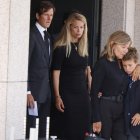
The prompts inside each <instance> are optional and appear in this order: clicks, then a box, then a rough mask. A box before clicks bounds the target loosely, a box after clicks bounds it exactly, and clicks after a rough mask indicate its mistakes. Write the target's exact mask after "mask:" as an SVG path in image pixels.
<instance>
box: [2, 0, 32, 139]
mask: <svg viewBox="0 0 140 140" xmlns="http://www.w3.org/2000/svg"><path fill="white" fill-rule="evenodd" d="M29 16H30V0H25V1H20V0H4V1H3V0H0V31H1V34H0V140H9V139H10V138H9V136H10V132H11V128H12V127H14V128H15V139H23V138H24V134H23V125H24V124H23V122H24V121H23V120H24V117H25V116H26V87H27V66H28V40H29V39H28V38H29V18H30V17H29Z"/></svg>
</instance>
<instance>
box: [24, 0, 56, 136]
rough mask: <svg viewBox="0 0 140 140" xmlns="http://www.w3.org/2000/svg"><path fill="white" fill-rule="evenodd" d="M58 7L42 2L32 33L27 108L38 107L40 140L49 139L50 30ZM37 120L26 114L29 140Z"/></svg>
mask: <svg viewBox="0 0 140 140" xmlns="http://www.w3.org/2000/svg"><path fill="white" fill-rule="evenodd" d="M54 12H55V7H54V5H53V4H52V3H51V2H50V1H45V0H44V1H41V2H40V4H39V6H38V9H37V11H36V19H37V21H36V23H35V26H34V27H33V28H32V29H31V31H30V41H29V66H28V92H27V105H28V108H34V105H35V104H34V103H35V101H36V102H37V107H38V118H39V137H45V135H46V133H45V132H46V117H47V116H49V112H50V100H51V91H50V63H51V56H52V45H51V40H50V36H49V34H48V32H47V29H48V28H49V27H50V24H51V22H52V19H53V15H54ZM35 119H36V116H32V115H29V112H28V111H27V129H26V137H27V138H28V137H29V129H30V128H31V127H35Z"/></svg>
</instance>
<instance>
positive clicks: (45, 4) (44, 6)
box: [36, 0, 55, 15]
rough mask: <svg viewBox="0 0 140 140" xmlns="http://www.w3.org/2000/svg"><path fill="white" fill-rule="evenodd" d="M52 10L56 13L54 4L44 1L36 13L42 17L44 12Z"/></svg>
mask: <svg viewBox="0 0 140 140" xmlns="http://www.w3.org/2000/svg"><path fill="white" fill-rule="evenodd" d="M51 8H52V9H53V11H54V12H55V7H54V5H53V3H52V2H51V1H47V0H43V1H41V2H40V3H39V6H38V7H37V9H36V13H38V14H39V15H41V14H43V13H44V12H47V11H48V10H49V9H51Z"/></svg>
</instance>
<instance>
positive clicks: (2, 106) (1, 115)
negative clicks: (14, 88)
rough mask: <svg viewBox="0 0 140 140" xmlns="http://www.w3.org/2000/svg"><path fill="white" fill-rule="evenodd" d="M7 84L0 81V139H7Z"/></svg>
mask: <svg viewBox="0 0 140 140" xmlns="http://www.w3.org/2000/svg"><path fill="white" fill-rule="evenodd" d="M6 89H7V84H6V83H1V82H0V140H5V130H6V125H5V122H6V93H7V91H6Z"/></svg>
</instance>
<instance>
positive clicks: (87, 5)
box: [31, 0, 101, 66]
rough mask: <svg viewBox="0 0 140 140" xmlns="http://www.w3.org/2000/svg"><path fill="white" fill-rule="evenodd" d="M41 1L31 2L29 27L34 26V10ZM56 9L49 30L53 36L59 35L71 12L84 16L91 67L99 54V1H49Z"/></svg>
mask: <svg viewBox="0 0 140 140" xmlns="http://www.w3.org/2000/svg"><path fill="white" fill-rule="evenodd" d="M40 1H41V0H31V25H32V24H34V17H35V8H36V6H37V5H38V3H39V2H40ZM50 1H52V2H53V3H54V5H55V7H56V13H55V16H54V19H53V22H52V25H51V27H50V29H49V31H50V33H51V34H53V35H55V34H57V33H59V31H60V30H61V27H62V25H63V22H64V18H65V17H66V15H67V14H68V13H70V12H71V11H72V10H77V11H79V12H81V13H82V14H84V15H85V16H86V18H87V22H88V38H89V55H90V57H89V62H90V65H91V66H93V65H94V63H95V61H96V60H97V59H98V55H99V52H100V17H101V0H50Z"/></svg>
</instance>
